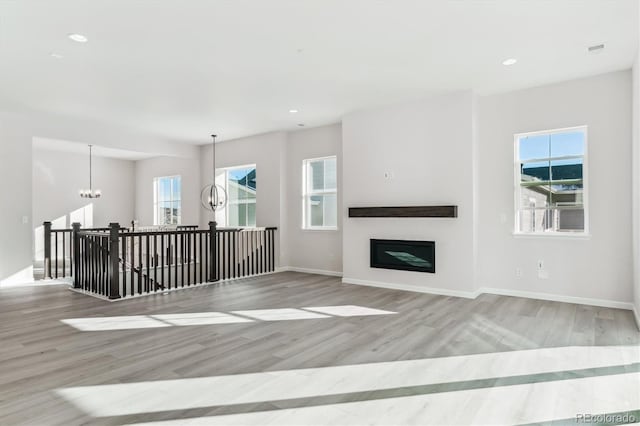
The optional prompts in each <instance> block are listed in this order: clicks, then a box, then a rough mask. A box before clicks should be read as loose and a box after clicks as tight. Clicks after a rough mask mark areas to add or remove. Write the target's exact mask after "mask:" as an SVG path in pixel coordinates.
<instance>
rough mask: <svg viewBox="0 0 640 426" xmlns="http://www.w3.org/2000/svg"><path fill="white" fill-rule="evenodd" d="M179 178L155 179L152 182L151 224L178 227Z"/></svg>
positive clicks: (179, 212)
mask: <svg viewBox="0 0 640 426" xmlns="http://www.w3.org/2000/svg"><path fill="white" fill-rule="evenodd" d="M181 192H182V188H181V179H180V176H166V177H157V178H155V179H154V180H153V224H154V225H178V224H180V222H181V217H182V202H181V200H182V197H181Z"/></svg>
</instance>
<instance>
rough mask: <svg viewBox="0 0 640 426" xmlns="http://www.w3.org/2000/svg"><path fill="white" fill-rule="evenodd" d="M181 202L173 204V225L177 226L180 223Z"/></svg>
mask: <svg viewBox="0 0 640 426" xmlns="http://www.w3.org/2000/svg"><path fill="white" fill-rule="evenodd" d="M180 216H181V212H180V201H174V202H173V203H171V222H170V223H171V224H172V225H177V224H179V223H180Z"/></svg>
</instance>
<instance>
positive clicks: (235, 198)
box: [227, 167, 256, 226]
mask: <svg viewBox="0 0 640 426" xmlns="http://www.w3.org/2000/svg"><path fill="white" fill-rule="evenodd" d="M227 199H228V202H229V203H230V204H236V206H235V207H232V206H230V207H229V217H228V218H227V225H228V226H255V220H254V224H252V223H251V221H250V220H249V219H248V217H247V214H248V213H247V207H246V206H244V207H240V206H238V204H244V203H247V202H251V200H253V201H254V202H255V199H256V168H255V167H246V168H241V169H230V170H228V171H227ZM254 214H255V206H254Z"/></svg>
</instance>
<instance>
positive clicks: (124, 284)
mask: <svg viewBox="0 0 640 426" xmlns="http://www.w3.org/2000/svg"><path fill="white" fill-rule="evenodd" d="M128 238H129V236H128V235H123V236H122V297H127V241H128Z"/></svg>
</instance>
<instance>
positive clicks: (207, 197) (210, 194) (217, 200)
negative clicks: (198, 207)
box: [200, 135, 227, 220]
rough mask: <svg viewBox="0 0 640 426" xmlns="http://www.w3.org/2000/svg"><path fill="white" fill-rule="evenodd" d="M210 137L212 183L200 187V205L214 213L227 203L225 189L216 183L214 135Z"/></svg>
mask: <svg viewBox="0 0 640 426" xmlns="http://www.w3.org/2000/svg"><path fill="white" fill-rule="evenodd" d="M211 137H212V138H213V149H212V150H213V183H211V184H209V185H207V186H205V187H204V188H202V192H201V193H200V202H201V203H202V207H204V208H205V209H207V210H209V211H212V212H213V213H214V215H215V212H216V210H217V209H219V208H224V206H225V205H226V204H227V191H226V190H225V189H224V188H223V187H222V186H220V185H217V184H216V135H211ZM214 220H215V216H214Z"/></svg>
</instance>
